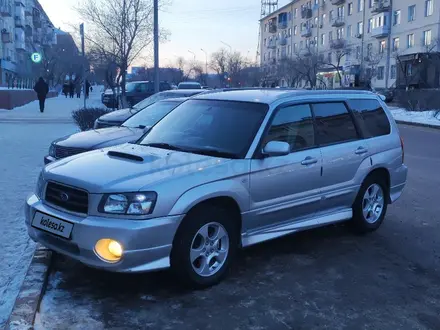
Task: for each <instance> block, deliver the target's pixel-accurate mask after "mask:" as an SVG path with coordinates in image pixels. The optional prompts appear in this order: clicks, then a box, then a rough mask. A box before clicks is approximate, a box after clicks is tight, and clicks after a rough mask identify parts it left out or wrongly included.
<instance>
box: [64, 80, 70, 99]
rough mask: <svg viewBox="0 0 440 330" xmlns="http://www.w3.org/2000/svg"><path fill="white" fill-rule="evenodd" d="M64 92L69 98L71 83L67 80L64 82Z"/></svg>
mask: <svg viewBox="0 0 440 330" xmlns="http://www.w3.org/2000/svg"><path fill="white" fill-rule="evenodd" d="M63 94H64V96H65V97H66V99H67V95H69V84H68V83H66V82H65V83H64V84H63Z"/></svg>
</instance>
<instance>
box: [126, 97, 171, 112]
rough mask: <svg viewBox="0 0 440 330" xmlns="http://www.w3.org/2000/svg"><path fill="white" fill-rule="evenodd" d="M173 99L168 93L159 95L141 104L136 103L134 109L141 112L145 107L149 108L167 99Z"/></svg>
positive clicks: (148, 98)
mask: <svg viewBox="0 0 440 330" xmlns="http://www.w3.org/2000/svg"><path fill="white" fill-rule="evenodd" d="M169 97H171V95H168V93H157V94H154V95H151V96H150V97H147V98H146V99H144V100H142V101H140V102H139V103H136V104H135V105H134V106H133V108H134V109H137V110H141V109H143V108H145V107H148V106H149V105H151V104H153V103H156V102H157V101H160V100H163V99H166V98H169Z"/></svg>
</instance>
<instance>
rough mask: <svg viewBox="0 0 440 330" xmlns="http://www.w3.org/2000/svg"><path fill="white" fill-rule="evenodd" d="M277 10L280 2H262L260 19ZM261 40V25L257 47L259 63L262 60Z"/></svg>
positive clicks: (274, 0)
mask: <svg viewBox="0 0 440 330" xmlns="http://www.w3.org/2000/svg"><path fill="white" fill-rule="evenodd" d="M277 9H278V0H261V13H260V19H262V18H264V17H266V16H267V15H269V14H271V13H273V12H274V11H276V10H277ZM260 39H261V24H260V26H259V27H258V45H257V56H256V62H257V63H258V62H259V58H260V41H261V40H260Z"/></svg>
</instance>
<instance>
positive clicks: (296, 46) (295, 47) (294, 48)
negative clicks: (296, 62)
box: [293, 43, 298, 53]
mask: <svg viewBox="0 0 440 330" xmlns="http://www.w3.org/2000/svg"><path fill="white" fill-rule="evenodd" d="M297 50H298V44H296V43H295V44H293V51H294V52H295V53H296V51H297Z"/></svg>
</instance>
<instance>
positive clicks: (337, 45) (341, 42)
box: [330, 39, 345, 49]
mask: <svg viewBox="0 0 440 330" xmlns="http://www.w3.org/2000/svg"><path fill="white" fill-rule="evenodd" d="M344 47H345V39H333V40H330V48H331V49H341V48H344Z"/></svg>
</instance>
